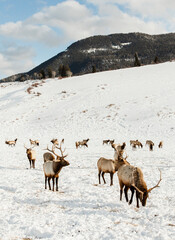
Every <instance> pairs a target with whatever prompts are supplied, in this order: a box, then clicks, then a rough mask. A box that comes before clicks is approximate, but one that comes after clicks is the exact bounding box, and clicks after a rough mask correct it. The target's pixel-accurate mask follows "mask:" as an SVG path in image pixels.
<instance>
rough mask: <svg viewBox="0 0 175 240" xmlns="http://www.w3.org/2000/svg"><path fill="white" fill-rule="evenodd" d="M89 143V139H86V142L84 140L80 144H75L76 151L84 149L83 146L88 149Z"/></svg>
mask: <svg viewBox="0 0 175 240" xmlns="http://www.w3.org/2000/svg"><path fill="white" fill-rule="evenodd" d="M88 141H89V139H86V140H83V141H79V142H75V146H76V149H77V148H78V147H82V146H84V147H88V145H87V142H88Z"/></svg>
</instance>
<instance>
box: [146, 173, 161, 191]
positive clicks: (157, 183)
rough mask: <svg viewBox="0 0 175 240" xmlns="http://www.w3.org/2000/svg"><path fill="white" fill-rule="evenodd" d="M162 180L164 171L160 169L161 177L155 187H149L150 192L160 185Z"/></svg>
mask: <svg viewBox="0 0 175 240" xmlns="http://www.w3.org/2000/svg"><path fill="white" fill-rule="evenodd" d="M159 171H160V169H159ZM161 180H162V173H161V171H160V179H159V181H158V183H157V184H156V185H155V186H154V187H152V188H150V189H148V192H151V191H152V190H153V189H154V188H157V187H159V183H160V181H161Z"/></svg>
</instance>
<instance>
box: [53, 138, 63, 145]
mask: <svg viewBox="0 0 175 240" xmlns="http://www.w3.org/2000/svg"><path fill="white" fill-rule="evenodd" d="M50 142H51V143H53V145H55V146H56V145H59V142H58V139H57V138H53V139H52V140H51V141H50ZM62 143H64V138H63V139H62V140H61V144H62Z"/></svg>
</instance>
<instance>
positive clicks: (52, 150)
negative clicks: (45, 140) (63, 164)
mask: <svg viewBox="0 0 175 240" xmlns="http://www.w3.org/2000/svg"><path fill="white" fill-rule="evenodd" d="M54 148H55V147H54V144H53V145H52V150H50V149H49V148H48V145H47V148H46V149H44V150H47V151H49V152H52V153H53V154H55V156H57V157H58V158H60V156H59V155H58V154H56V153H55V151H54Z"/></svg>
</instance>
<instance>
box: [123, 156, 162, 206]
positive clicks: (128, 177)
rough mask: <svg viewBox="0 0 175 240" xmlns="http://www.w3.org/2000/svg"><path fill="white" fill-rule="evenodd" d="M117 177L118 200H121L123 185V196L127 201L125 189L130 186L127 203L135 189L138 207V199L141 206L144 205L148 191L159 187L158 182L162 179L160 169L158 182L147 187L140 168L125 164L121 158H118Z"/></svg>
mask: <svg viewBox="0 0 175 240" xmlns="http://www.w3.org/2000/svg"><path fill="white" fill-rule="evenodd" d="M118 179H119V184H120V200H122V193H123V187H124V186H125V189H124V192H125V198H126V201H127V202H128V195H127V191H128V189H129V188H130V190H131V192H132V194H131V199H130V201H129V204H131V203H132V200H133V196H134V192H135V191H136V202H137V207H138V208H139V200H140V201H141V203H142V206H146V201H147V198H148V193H150V192H151V191H152V190H153V189H154V188H157V187H159V183H160V181H161V180H162V178H161V171H160V179H159V181H158V183H157V184H156V185H155V186H154V187H152V188H149V189H147V185H146V182H145V181H144V179H143V173H142V171H141V169H140V168H138V167H134V166H132V165H128V164H126V163H125V162H124V161H123V160H122V159H121V160H120V167H119V169H118Z"/></svg>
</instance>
